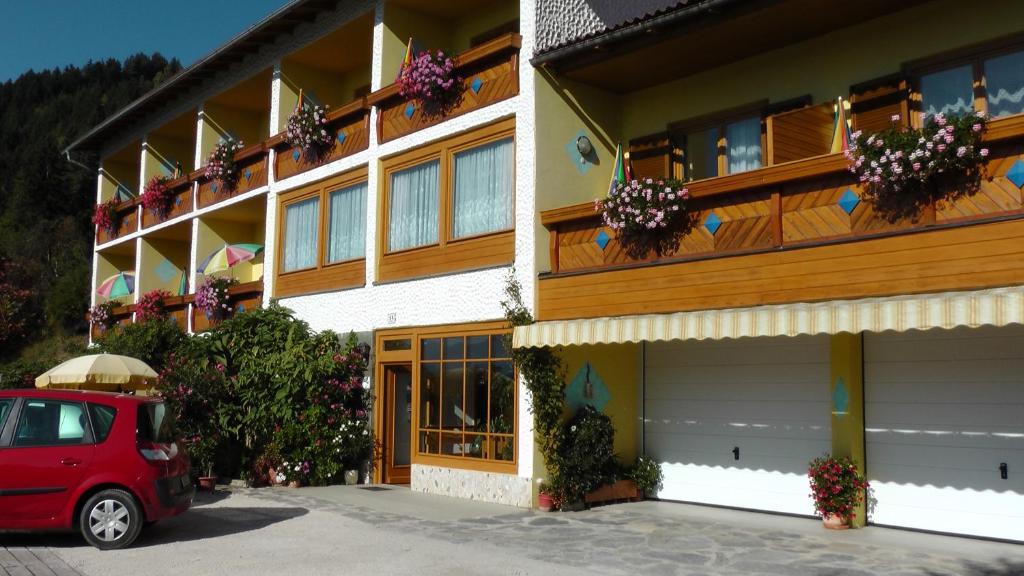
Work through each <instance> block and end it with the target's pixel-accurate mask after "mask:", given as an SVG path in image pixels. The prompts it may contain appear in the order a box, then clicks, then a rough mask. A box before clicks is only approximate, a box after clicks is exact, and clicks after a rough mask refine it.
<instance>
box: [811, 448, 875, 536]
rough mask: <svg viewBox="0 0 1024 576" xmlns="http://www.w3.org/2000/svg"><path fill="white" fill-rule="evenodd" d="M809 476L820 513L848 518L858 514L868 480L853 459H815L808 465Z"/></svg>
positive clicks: (830, 457) (828, 457)
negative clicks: (858, 507)
mask: <svg viewBox="0 0 1024 576" xmlns="http://www.w3.org/2000/svg"><path fill="white" fill-rule="evenodd" d="M807 477H808V478H809V479H810V481H811V498H813V499H814V509H815V510H816V511H817V512H818V514H821V515H822V516H827V515H834V516H839V517H840V518H846V519H848V520H849V519H853V518H854V517H855V516H856V513H855V509H856V507H857V504H859V503H860V502H861V501H863V499H864V491H865V490H867V489H868V483H867V481H866V480H865V479H864V476H863V475H862V474H861V473H860V472H858V471H857V464H856V463H855V462H854V461H853V460H852V459H851V458H849V457H847V456H842V457H840V458H834V457H832V456H820V457H818V458H815V459H814V460H812V461H811V464H810V466H809V467H808V468H807Z"/></svg>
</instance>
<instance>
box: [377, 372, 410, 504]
mask: <svg viewBox="0 0 1024 576" xmlns="http://www.w3.org/2000/svg"><path fill="white" fill-rule="evenodd" d="M384 386H385V388H384V406H385V408H384V437H385V440H384V466H383V471H384V482H385V483H386V484H408V483H409V477H410V463H411V462H410V456H411V454H410V451H411V449H412V365H410V364H395V365H389V366H385V367H384Z"/></svg>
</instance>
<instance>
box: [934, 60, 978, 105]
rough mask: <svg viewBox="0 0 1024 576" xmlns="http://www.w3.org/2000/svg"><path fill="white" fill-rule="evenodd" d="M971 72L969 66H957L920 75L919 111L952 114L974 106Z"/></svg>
mask: <svg viewBox="0 0 1024 576" xmlns="http://www.w3.org/2000/svg"><path fill="white" fill-rule="evenodd" d="M973 81H974V80H973V74H972V73H971V67H970V66H959V67H957V68H950V69H949V70H942V71H941V72H935V73H932V74H926V75H924V76H922V77H921V111H922V112H924V113H925V114H927V115H929V116H932V115H935V114H939V113H941V114H954V113H961V112H966V111H969V110H972V109H973V108H974V106H973V103H974V90H973V88H972V83H973Z"/></svg>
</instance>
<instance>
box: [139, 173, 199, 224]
mask: <svg viewBox="0 0 1024 576" xmlns="http://www.w3.org/2000/svg"><path fill="white" fill-rule="evenodd" d="M192 183H193V180H192V179H191V178H190V177H189V175H187V174H186V175H184V176H181V177H180V178H176V179H174V180H171V181H170V182H168V183H167V187H168V188H170V189H171V192H173V193H174V199H173V200H171V209H170V210H169V211H168V212H167V214H163V215H161V214H154V213H153V212H151V211H149V210H146V209H145V208H143V209H142V228H143V229H145V228H149V227H150V226H155V225H157V224H160V223H162V222H166V221H168V220H173V219H175V218H177V217H178V216H182V215H184V214H188V213H189V212H191V211H192V188H193V186H192Z"/></svg>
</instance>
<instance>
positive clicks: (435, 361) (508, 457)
mask: <svg viewBox="0 0 1024 576" xmlns="http://www.w3.org/2000/svg"><path fill="white" fill-rule="evenodd" d="M505 338H506V334H505V333H490V334H475V335H465V336H463V335H458V336H448V335H445V336H437V337H427V338H422V339H420V341H419V344H420V362H419V394H418V400H419V406H418V411H417V412H418V418H419V422H418V431H417V451H418V453H420V454H424V455H438V456H444V457H449V458H452V457H454V458H462V459H470V460H475V461H491V462H505V463H511V462H514V461H515V414H516V410H515V402H516V391H515V388H516V386H515V373H514V371H513V368H512V360H511V358H510V357H509V351H508V349H507V347H506V345H505Z"/></svg>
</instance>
